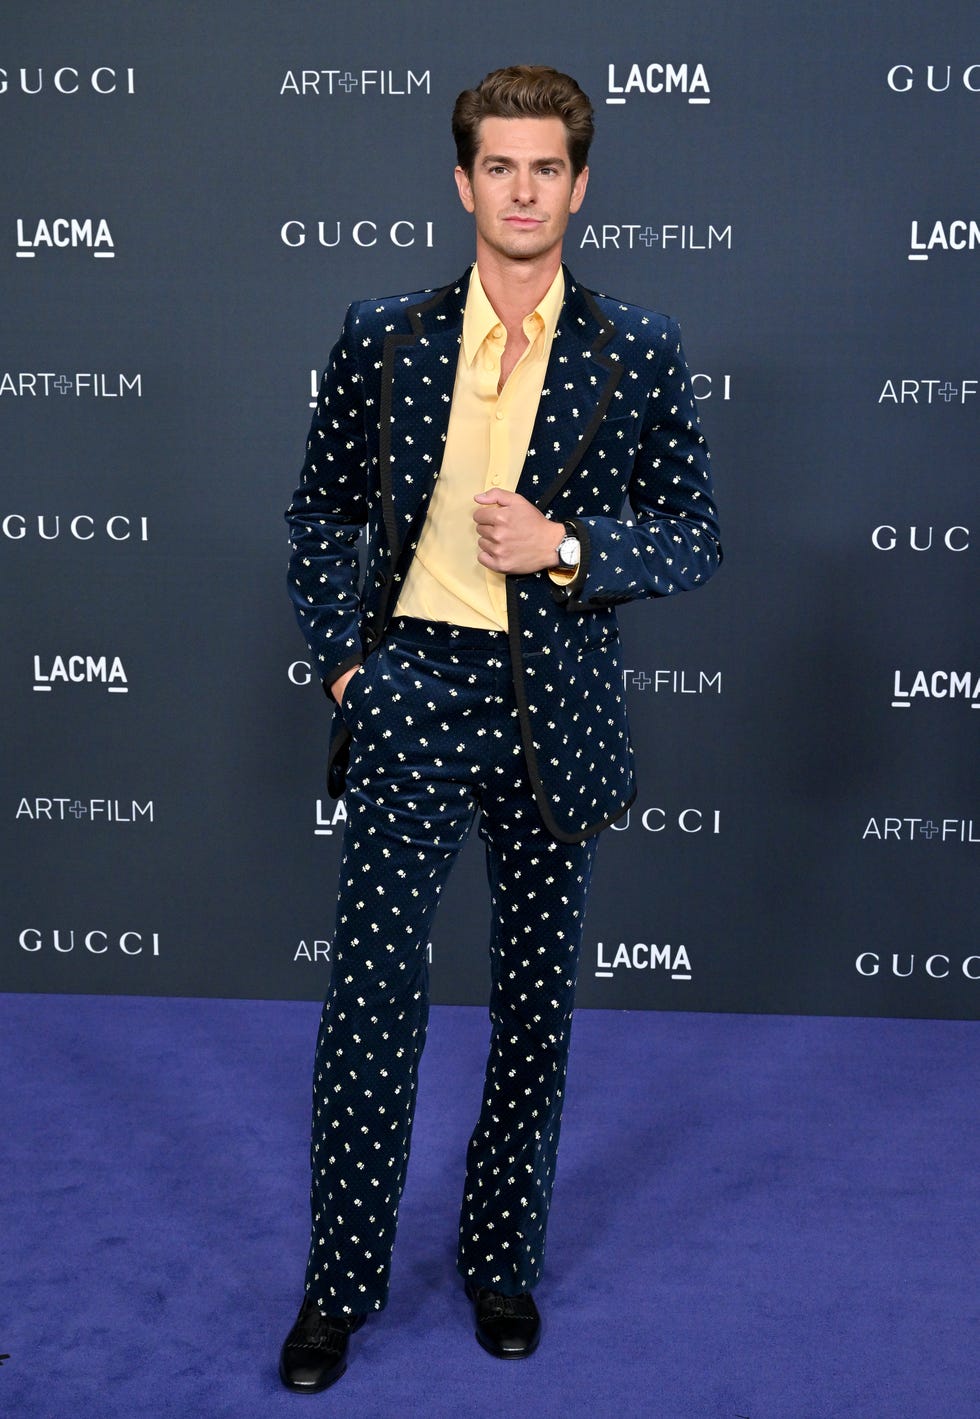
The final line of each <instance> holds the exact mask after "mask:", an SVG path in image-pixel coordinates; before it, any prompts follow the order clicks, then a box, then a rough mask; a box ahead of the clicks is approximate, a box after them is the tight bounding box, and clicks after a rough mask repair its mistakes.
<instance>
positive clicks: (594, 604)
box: [552, 321, 722, 611]
mask: <svg viewBox="0 0 980 1419" xmlns="http://www.w3.org/2000/svg"><path fill="white" fill-rule="evenodd" d="M627 496H628V499H629V504H630V508H631V509H632V511H633V514H634V517H633V518H626V519H623V520H620V519H618V518H613V517H574V518H571V519H570V521H571V523H572V524H573V525H574V527H575V530H576V532H577V533H578V536H579V540H580V542H581V544H582V556H581V561H580V564H579V571H578V575H577V576H576V577H575V578H574V579H573V580H572V581H571V582H567V583H565V584H564V585H563V586H555V587H554V588H553V591H552V595H553V596H554V597H555V599H556V600H557V601H559V602H563V603H564V604H565V606H566V608H567V609H568V610H569V611H590V610H597V609H598V608H599V607H601V606H614V605H617V604H618V603H620V602H624V601H634V600H637V599H639V598H641V597H645V596H669V595H672V594H673V593H674V592H677V591H687V590H690V589H691V588H693V587H696V586H700V585H702V584H703V583H704V582H706V581H707V580H708V578H709V577H710V576H712V575H713V573H714V572H715V571H716V570H717V568H718V566H719V564H720V562H721V556H722V553H721V544H720V542H719V540H718V517H717V513H716V511H715V504H714V496H713V493H712V485H711V471H710V455H709V453H708V448H707V444H706V443H705V440H704V436H703V435H702V433H701V429H700V425H699V423H698V413H697V406H696V404H695V401H694V392H693V389H692V387H691V376H690V373H689V372H688V368H687V364H686V362H685V360H684V353H683V350H682V349H681V340H680V331H679V330H678V328H677V324H676V322H675V321H670V322H669V324H668V327H667V338H666V341H665V342H664V348H663V350H662V351H661V353H660V357H659V360H658V364H657V368H656V371H655V374H654V379H653V386H652V388H651V390H650V393H649V395H648V396H647V403H646V408H645V410H644V416H643V423H642V428H641V433H640V441H639V443H638V445H637V450H636V455H635V458H634V462H633V470H632V474H631V477H630V482H629V488H628V492H627Z"/></svg>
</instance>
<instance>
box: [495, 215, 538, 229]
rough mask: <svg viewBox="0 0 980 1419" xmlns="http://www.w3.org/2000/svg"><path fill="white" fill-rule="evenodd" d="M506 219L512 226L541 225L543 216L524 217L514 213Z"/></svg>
mask: <svg viewBox="0 0 980 1419" xmlns="http://www.w3.org/2000/svg"><path fill="white" fill-rule="evenodd" d="M504 221H505V222H506V223H507V225H508V226H511V227H539V226H540V225H541V222H542V218H541V217H522V216H518V214H517V213H514V214H513V215H512V216H510V217H505V218H504Z"/></svg>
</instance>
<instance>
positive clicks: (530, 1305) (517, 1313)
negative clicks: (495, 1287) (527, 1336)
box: [482, 1291, 534, 1320]
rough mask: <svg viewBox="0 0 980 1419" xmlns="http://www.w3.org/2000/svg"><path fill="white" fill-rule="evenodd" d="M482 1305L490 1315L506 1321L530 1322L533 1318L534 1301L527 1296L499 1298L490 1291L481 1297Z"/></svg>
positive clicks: (498, 1294)
mask: <svg viewBox="0 0 980 1419" xmlns="http://www.w3.org/2000/svg"><path fill="white" fill-rule="evenodd" d="M482 1304H483V1306H484V1307H485V1308H486V1310H487V1312H488V1313H489V1314H490V1315H493V1316H504V1317H506V1319H507V1320H531V1319H532V1318H533V1316H534V1301H533V1300H532V1299H531V1297H530V1296H528V1295H520V1296H501V1295H500V1293H499V1292H496V1291H492V1292H490V1294H489V1295H485V1296H484V1297H483V1301H482Z"/></svg>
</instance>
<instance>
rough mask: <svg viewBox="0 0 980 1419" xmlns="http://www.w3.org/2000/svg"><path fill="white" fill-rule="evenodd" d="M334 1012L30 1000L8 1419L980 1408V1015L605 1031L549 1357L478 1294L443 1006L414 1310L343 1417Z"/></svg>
mask: <svg viewBox="0 0 980 1419" xmlns="http://www.w3.org/2000/svg"><path fill="white" fill-rule="evenodd" d="M318 1015H319V1010H318V1007H316V1006H314V1005H309V1004H295V1003H293V1004H283V1003H277V1002H265V1001H220V1000H163V999H131V998H119V997H114V998H96V997H90V996H47V997H45V996H9V995H8V996H0V1040H2V1046H0V1050H2V1063H3V1080H4V1095H5V1105H6V1107H5V1110H4V1114H5V1118H4V1123H5V1127H4V1144H3V1152H4V1167H3V1179H2V1198H3V1220H4V1226H3V1260H2V1271H0V1280H2V1291H0V1352H3V1353H4V1354H5V1355H6V1356H7V1357H8V1358H5V1359H4V1361H3V1363H2V1367H0V1414H2V1415H4V1416H11V1419H34V1416H43V1419H115V1416H120V1419H122V1416H125V1419H132V1416H133V1415H136V1416H142V1415H146V1416H153V1419H157V1416H160V1417H161V1419H163V1416H171V1415H172V1416H180V1419H197V1416H204V1417H205V1419H253V1416H255V1419H258V1416H262V1419H273V1417H274V1416H277V1415H294V1416H295V1415H298V1414H300V1413H302V1414H303V1415H308V1414H315V1413H323V1414H338V1415H344V1416H348V1417H349V1419H360V1417H361V1416H365V1419H366V1417H367V1416H370V1419H394V1416H411V1417H412V1419H414V1416H425V1419H438V1416H443V1415H446V1416H453V1419H483V1416H494V1419H497V1416H502V1415H515V1416H520V1417H521V1419H525V1416H530V1419H539V1416H552V1415H560V1416H563V1419H567V1416H569V1415H588V1416H590V1419H607V1416H615V1419H627V1416H643V1419H737V1416H743V1419H746V1417H747V1419H851V1416H853V1419H977V1416H978V1415H980V1384H978V1377H977V1376H978V1368H977V1357H978V1344H977V1341H978V1333H977V1311H978V1277H980V1266H978V1251H977V1247H978V1243H977V1238H978V1235H980V1226H978V1221H980V1218H978V1206H977V1179H978V1176H980V1153H978V1142H977V1138H978V1129H977V1113H978V1111H977V1091H976V1066H975V1045H974V1041H975V1039H976V1034H975V1026H973V1025H971V1024H969V1023H965V1022H957V1021H952V1022H951V1021H933V1020H861V1019H825V1018H795V1017H793V1018H791V1017H782V1016H745V1015H701V1014H699V1015H684V1014H646V1013H643V1014H641V1013H632V1014H624V1013H617V1012H612V1011H582V1012H580V1013H579V1014H578V1016H577V1017H576V1022H575V1038H574V1042H573V1046H572V1060H571V1068H570V1073H569V1089H568V1101H567V1106H566V1110H565V1125H564V1132H563V1139H562V1153H561V1160H560V1164H559V1170H558V1181H557V1185H556V1189H555V1203H554V1209H553V1212H552V1223H551V1229H550V1234H549V1250H548V1259H547V1264H546V1272H545V1278H544V1279H543V1281H542V1283H541V1285H540V1287H539V1289H538V1291H537V1293H536V1294H537V1298H538V1301H539V1304H540V1307H541V1310H542V1313H543V1316H544V1334H543V1338H542V1342H541V1346H540V1349H539V1350H538V1352H537V1354H536V1355H535V1356H534V1357H533V1358H532V1359H530V1360H528V1361H525V1362H522V1363H506V1362H501V1361H498V1360H494V1359H492V1358H490V1357H489V1356H487V1355H485V1354H484V1353H483V1352H482V1351H481V1350H480V1349H479V1347H478V1346H477V1344H476V1342H475V1340H474V1339H473V1334H472V1325H471V1319H470V1311H469V1307H468V1305H467V1303H466V1302H465V1300H464V1298H463V1295H462V1290H461V1286H460V1283H459V1281H458V1279H457V1277H456V1275H455V1271H454V1265H453V1259H454V1240H455V1230H456V1212H457V1207H458V1202H459V1197H458V1192H459V1188H460V1185H461V1180H462V1161H463V1152H464V1147H465V1142H466V1138H467V1136H468V1132H469V1128H470V1126H471V1124H472V1122H473V1120H474V1119H475V1116H476V1112H477V1109H478V1106H479V1098H480V1083H481V1066H482V1058H483V1053H484V1046H485V1041H486V1036H487V1024H486V1019H485V1015H484V1013H483V1012H482V1011H480V1010H476V1009H472V1008H448V1007H440V1008H436V1009H434V1010H433V1016H432V1025H431V1030H430V1036H429V1044H428V1048H427V1050H426V1055H425V1059H424V1062H423V1076H422V1087H421V1091H420V1101H419V1110H418V1118H417V1123H416V1130H415V1141H414V1148H413V1156H412V1165H411V1167H410V1170H409V1180H408V1188H407V1190H406V1193H405V1198H404V1202H403V1205H402V1213H401V1223H400V1228H399V1238H398V1245H397V1247H396V1251H395V1263H394V1272H393V1279H392V1296H391V1303H390V1305H389V1307H388V1309H387V1311H385V1312H384V1313H383V1314H382V1315H380V1316H378V1317H375V1318H373V1319H372V1320H370V1321H369V1322H368V1324H367V1326H365V1328H364V1329H363V1330H362V1331H361V1332H360V1333H359V1334H358V1335H356V1336H355V1337H354V1339H353V1341H352V1344H351V1365H350V1369H349V1371H348V1373H347V1375H346V1376H345V1377H344V1378H343V1379H342V1380H341V1381H340V1383H339V1384H338V1385H337V1386H336V1387H335V1388H333V1389H331V1390H328V1391H327V1392H326V1393H325V1394H321V1395H317V1396H314V1397H312V1398H308V1397H305V1396H298V1395H291V1394H288V1393H287V1392H286V1391H285V1390H283V1389H282V1388H281V1387H280V1385H279V1381H278V1378H277V1375H276V1357H277V1354H278V1349H279V1345H280V1342H281V1340H282V1338H283V1335H284V1333H285V1331H286V1330H287V1329H288V1327H289V1325H290V1324H291V1322H292V1320H293V1317H294V1313H295V1311H296V1309H297V1306H298V1304H299V1300H300V1297H301V1288H302V1276H303V1262H304V1256H305V1247H306V1230H307V1201H306V1197H307V1177H306V1161H307V1126H308V1097H309V1078H308V1075H309V1070H310V1066H311V1060H312V1054H313V1044H314V1034H315V1030H316V1025H317V1019H318Z"/></svg>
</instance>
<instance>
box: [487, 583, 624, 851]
mask: <svg viewBox="0 0 980 1419" xmlns="http://www.w3.org/2000/svg"><path fill="white" fill-rule="evenodd" d="M545 575H547V573H545ZM507 626H508V631H507V639H508V641H509V643H510V663H511V671H512V673H513V677H514V697H515V699H516V700H517V717H518V720H519V722H520V726H521V739H522V740H523V743H524V758H525V760H526V761H527V772H528V777H529V778H530V780H531V788H532V789H533V791H534V801H535V803H536V804H537V805H538V812H539V813H540V814H541V821H542V822H543V823H544V825H545V827H546V828H547V829H548V832H549V833H550V834H551V836H552V837H553V838H557V840H558V841H559V842H560V843H581V842H585V840H586V838H591V837H594V836H595V834H596V833H600V832H601V831H602V829H603V828H608V826H609V824H610V823H615V821H616V819H617V818H621V817H622V816H623V814H624V813H628V812H629V810H630V808H631V807H632V806H633V804H634V803H635V802H636V793H637V790H636V787H635V786H634V788H633V792H632V793H631V794H630V796H629V798H628V799H627V800H626V802H625V803H624V804H623V805H622V807H621V808H617V809H616V811H615V813H610V814H609V815H608V816H607V817H605V818H600V819H599V821H598V822H596V823H589V824H588V825H587V826H586V827H584V828H581V829H580V830H579V831H578V832H577V833H569V832H566V830H565V829H564V828H560V827H559V826H558V824H557V823H556V822H555V815H554V813H553V812H552V811H551V799H550V798H549V797H548V793H547V790H546V789H545V786H544V784H543V783H542V781H541V771H540V769H539V768H538V756H537V752H536V750H535V748H534V738H533V736H532V734H531V714H530V711H529V709H528V704H527V689H526V687H525V684H524V661H523V659H522V656H521V627H520V612H519V609H518V595H517V581H516V580H515V579H514V578H513V577H508V578H507Z"/></svg>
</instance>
